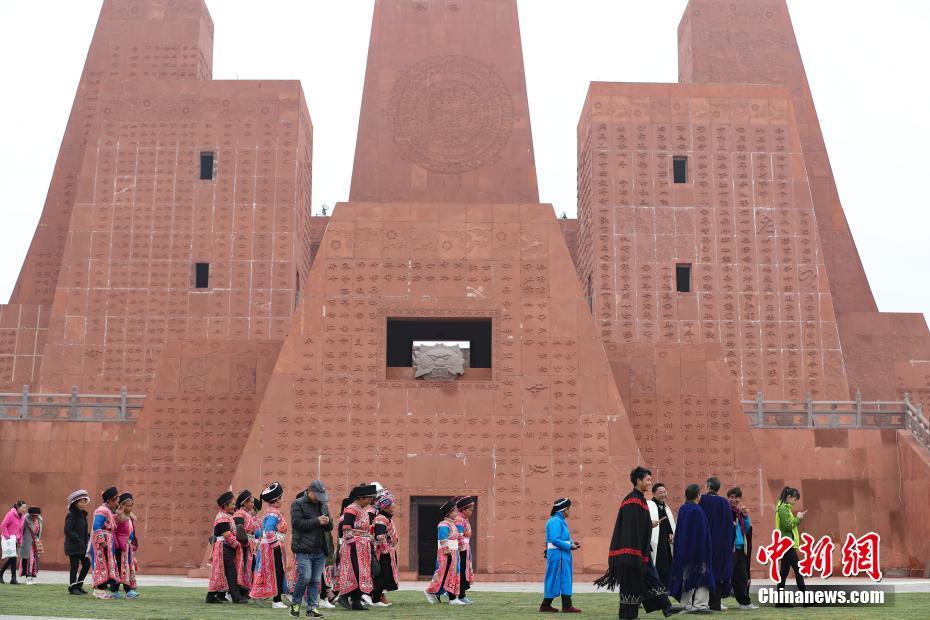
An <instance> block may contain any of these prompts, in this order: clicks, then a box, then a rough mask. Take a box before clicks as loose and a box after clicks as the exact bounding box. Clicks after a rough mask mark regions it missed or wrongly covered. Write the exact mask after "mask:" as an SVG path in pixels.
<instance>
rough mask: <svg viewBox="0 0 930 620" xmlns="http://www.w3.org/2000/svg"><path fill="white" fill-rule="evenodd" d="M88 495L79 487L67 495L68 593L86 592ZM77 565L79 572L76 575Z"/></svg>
mask: <svg viewBox="0 0 930 620" xmlns="http://www.w3.org/2000/svg"><path fill="white" fill-rule="evenodd" d="M89 503H90V495H88V494H87V491H85V490H84V489H79V490H77V491H75V492H74V493H72V494H71V495H69V496H68V516H66V517H65V555H66V556H68V559H69V560H70V561H71V581H69V582H68V583H69V584H70V585H68V594H87V590H85V589H84V578H85V577H87V571H88V570H90V560H89V559H88V558H87V542H88V541H89V540H90V534H89V533H88V531H87V505H88V504H89ZM78 565H80V567H81V574H80V576H79V575H78Z"/></svg>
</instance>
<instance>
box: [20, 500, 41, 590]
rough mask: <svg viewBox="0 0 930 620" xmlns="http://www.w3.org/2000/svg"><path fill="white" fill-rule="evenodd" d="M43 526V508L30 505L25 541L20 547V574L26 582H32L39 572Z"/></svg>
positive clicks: (24, 526)
mask: <svg viewBox="0 0 930 620" xmlns="http://www.w3.org/2000/svg"><path fill="white" fill-rule="evenodd" d="M42 528H43V521H42V509H41V508H39V507H38V506H30V507H29V512H27V513H26V518H25V520H24V521H23V542H22V545H21V546H20V548H19V557H20V558H21V559H22V569H21V572H20V576H22V577H26V583H31V580H32V579H35V578H36V577H37V576H38V574H39V556H40V555H42Z"/></svg>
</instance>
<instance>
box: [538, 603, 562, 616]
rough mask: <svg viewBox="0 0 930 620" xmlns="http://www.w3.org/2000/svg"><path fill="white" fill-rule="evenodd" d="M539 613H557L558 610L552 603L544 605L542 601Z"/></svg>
mask: <svg viewBox="0 0 930 620" xmlns="http://www.w3.org/2000/svg"><path fill="white" fill-rule="evenodd" d="M539 613H541V614H557V613H559V610H558V609H556V608H555V607H553V606H552V605H546V604H545V603H543V604H542V605H540V606H539Z"/></svg>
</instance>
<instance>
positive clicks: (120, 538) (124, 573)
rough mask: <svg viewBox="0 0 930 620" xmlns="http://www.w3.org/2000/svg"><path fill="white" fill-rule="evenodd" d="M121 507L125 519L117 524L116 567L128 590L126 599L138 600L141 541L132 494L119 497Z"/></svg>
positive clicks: (124, 586) (120, 579)
mask: <svg viewBox="0 0 930 620" xmlns="http://www.w3.org/2000/svg"><path fill="white" fill-rule="evenodd" d="M119 505H120V508H121V509H122V510H123V519H122V520H120V521H118V522H117V524H116V566H117V568H118V569H119V581H120V583H121V584H122V586H123V589H124V590H126V598H136V597H138V596H139V593H138V592H137V591H136V570H137V569H138V567H139V562H138V560H137V559H136V551H138V549H139V539H138V538H136V515H135V514H133V512H132V507H133V498H132V493H123V494H122V495H120V496H119Z"/></svg>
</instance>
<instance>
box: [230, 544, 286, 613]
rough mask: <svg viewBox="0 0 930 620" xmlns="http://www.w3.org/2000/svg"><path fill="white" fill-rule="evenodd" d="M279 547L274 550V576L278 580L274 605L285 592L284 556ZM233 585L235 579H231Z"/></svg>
mask: <svg viewBox="0 0 930 620" xmlns="http://www.w3.org/2000/svg"><path fill="white" fill-rule="evenodd" d="M281 553H282V551H281V547H275V548H274V574H275V576H276V577H277V578H278V593H277V594H276V595H275V597H274V598H273V599H271V600H273V601H274V602H275V603H280V602H281V595H282V594H285V593H286V592H287V576H286V575H285V574H284V556H282V555H281ZM233 583H235V578H234V579H233Z"/></svg>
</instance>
